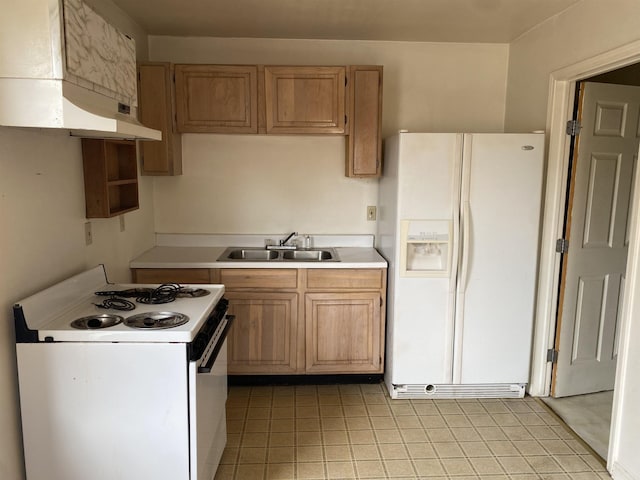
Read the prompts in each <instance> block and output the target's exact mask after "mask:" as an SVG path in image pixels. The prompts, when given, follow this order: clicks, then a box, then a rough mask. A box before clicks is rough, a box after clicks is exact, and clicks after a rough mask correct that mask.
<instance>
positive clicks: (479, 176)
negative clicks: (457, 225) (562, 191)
mask: <svg viewBox="0 0 640 480" xmlns="http://www.w3.org/2000/svg"><path fill="white" fill-rule="evenodd" d="M543 151H544V136H543V135H541V134H473V135H465V139H464V146H463V181H462V195H461V217H462V221H461V226H462V249H463V250H462V254H461V261H460V265H459V280H458V286H457V291H456V323H455V328H456V332H455V346H454V383H463V384H480V383H527V382H528V379H529V363H530V354H531V341H532V328H533V311H534V300H535V298H534V294H535V285H536V266H537V255H538V237H539V226H540V206H541V191H542V169H543Z"/></svg>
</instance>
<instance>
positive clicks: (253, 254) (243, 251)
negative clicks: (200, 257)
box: [218, 247, 279, 262]
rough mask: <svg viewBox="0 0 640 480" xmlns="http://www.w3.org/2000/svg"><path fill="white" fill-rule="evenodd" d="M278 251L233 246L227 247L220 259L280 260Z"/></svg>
mask: <svg viewBox="0 0 640 480" xmlns="http://www.w3.org/2000/svg"><path fill="white" fill-rule="evenodd" d="M278 256H279V255H278V252H276V251H273V250H265V249H264V248H233V247H232V248H231V249H227V250H226V251H225V252H224V253H223V254H222V255H221V256H220V258H218V260H251V261H254V262H255V261H263V260H266V261H269V260H278Z"/></svg>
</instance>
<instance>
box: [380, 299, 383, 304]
mask: <svg viewBox="0 0 640 480" xmlns="http://www.w3.org/2000/svg"><path fill="white" fill-rule="evenodd" d="M382 303H383V302H382V297H380V306H382Z"/></svg>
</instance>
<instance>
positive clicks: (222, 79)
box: [175, 65, 258, 133]
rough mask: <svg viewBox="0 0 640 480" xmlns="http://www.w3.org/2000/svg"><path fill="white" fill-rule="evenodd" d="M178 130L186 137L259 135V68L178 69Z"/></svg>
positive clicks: (218, 66)
mask: <svg viewBox="0 0 640 480" xmlns="http://www.w3.org/2000/svg"><path fill="white" fill-rule="evenodd" d="M175 75H176V113H177V117H178V122H177V127H178V131H179V132H184V133H258V81H257V79H258V67H255V66H229V65H176V66H175Z"/></svg>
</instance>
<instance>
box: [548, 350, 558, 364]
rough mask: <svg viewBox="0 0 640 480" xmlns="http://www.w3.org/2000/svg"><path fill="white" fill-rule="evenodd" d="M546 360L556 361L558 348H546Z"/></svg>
mask: <svg viewBox="0 0 640 480" xmlns="http://www.w3.org/2000/svg"><path fill="white" fill-rule="evenodd" d="M547 362H551V363H558V350H556V349H554V348H550V349H549V350H547Z"/></svg>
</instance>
